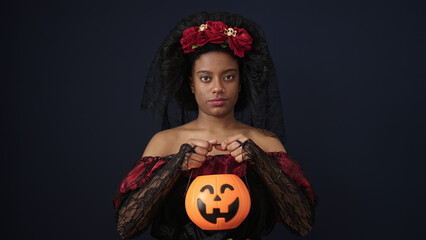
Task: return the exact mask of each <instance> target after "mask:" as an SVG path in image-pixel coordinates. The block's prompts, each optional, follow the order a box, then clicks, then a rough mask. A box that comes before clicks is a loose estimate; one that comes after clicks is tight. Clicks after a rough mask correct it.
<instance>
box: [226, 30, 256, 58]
mask: <svg viewBox="0 0 426 240" xmlns="http://www.w3.org/2000/svg"><path fill="white" fill-rule="evenodd" d="M234 30H236V31H237V35H236V36H235V37H233V36H229V37H228V43H229V48H230V49H231V50H233V51H234V53H235V55H237V56H238V57H241V58H242V57H244V53H245V52H248V51H250V50H251V44H252V43H253V39H252V38H251V36H250V35H249V34H248V32H247V31H246V30H245V29H242V28H241V29H240V28H237V27H234Z"/></svg>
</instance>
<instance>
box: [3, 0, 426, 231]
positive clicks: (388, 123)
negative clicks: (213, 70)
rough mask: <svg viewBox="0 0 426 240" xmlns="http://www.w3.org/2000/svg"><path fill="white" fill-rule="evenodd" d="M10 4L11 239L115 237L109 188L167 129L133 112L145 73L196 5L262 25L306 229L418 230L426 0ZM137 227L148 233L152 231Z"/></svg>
mask: <svg viewBox="0 0 426 240" xmlns="http://www.w3.org/2000/svg"><path fill="white" fill-rule="evenodd" d="M418 2H420V1H418ZM1 5H2V12H3V13H2V14H1V20H2V24H4V27H2V35H3V37H2V47H1V48H2V52H1V55H2V58H3V59H4V60H5V61H4V62H3V63H2V69H3V70H2V73H1V87H0V94H1V99H0V100H1V109H2V114H1V139H2V145H1V146H2V149H1V162H2V185H3V186H2V189H1V191H2V208H3V209H4V211H3V213H2V219H3V220H4V221H5V223H3V224H2V235H3V237H4V236H7V237H10V238H9V239H119V236H118V234H117V232H116V230H115V227H114V221H113V206H112V198H113V196H114V194H115V192H116V190H117V188H118V185H119V183H120V181H121V179H122V178H123V177H124V175H125V174H126V173H127V171H128V170H129V169H130V168H131V166H132V165H133V164H134V162H135V161H136V160H137V159H138V158H139V157H140V156H141V154H142V152H143V150H144V148H145V146H146V144H147V142H148V141H149V139H150V138H151V136H152V135H153V134H154V133H155V132H157V131H158V130H159V126H160V125H159V124H158V123H157V122H156V121H155V120H154V119H153V118H152V117H151V116H148V115H147V114H146V113H144V112H143V111H141V110H140V109H139V103H140V100H141V97H142V91H143V84H144V78H145V76H146V74H147V71H148V68H149V65H150V62H151V60H152V58H153V56H154V53H155V51H156V49H157V48H158V47H159V46H160V44H161V42H162V40H163V38H164V37H165V35H166V34H167V33H168V31H169V30H170V29H171V28H172V27H173V26H174V25H175V24H176V23H177V22H178V21H179V20H180V19H181V18H182V17H184V16H186V15H189V14H192V13H194V12H197V11H201V10H207V11H229V12H234V13H239V14H242V15H244V16H245V17H247V18H249V19H251V20H253V21H255V22H257V23H259V24H260V25H261V26H262V27H263V29H264V31H265V34H266V37H267V39H268V41H269V44H270V51H271V54H272V56H273V59H274V61H275V65H276V67H277V74H278V77H279V79H280V83H279V84H280V90H281V95H282V102H283V106H284V113H285V121H286V126H287V139H288V140H287V143H286V146H285V147H286V149H287V151H288V152H289V153H291V154H292V155H294V156H295V157H296V158H297V159H298V160H299V161H300V162H301V164H302V166H303V168H304V169H305V171H306V172H307V175H308V177H309V179H310V180H311V181H312V183H313V185H314V189H315V191H316V192H317V194H318V196H319V199H320V202H319V205H318V207H317V211H316V212H317V219H316V225H315V227H314V229H313V230H312V232H311V233H310V235H309V236H308V239H409V238H413V237H416V236H421V235H424V234H421V233H423V231H422V230H423V228H424V223H425V221H424V218H425V214H426V211H425V206H424V203H425V202H426V191H425V188H424V184H425V182H426V181H425V174H424V170H425V163H424V162H425V160H426V159H425V157H424V154H423V152H424V151H423V150H422V149H423V147H424V144H425V140H424V123H425V120H426V119H425V110H424V108H425V98H424V97H423V95H424V92H425V90H426V88H425V83H424V81H425V80H426V71H425V66H426V61H425V59H426V54H425V43H426V33H425V29H426V27H425V22H426V21H425V18H424V17H423V15H424V12H425V8H424V7H423V6H421V5H420V4H416V3H415V2H414V1H411V2H410V1H400V2H398V1H381V2H380V1H337V0H336V1H328V0H327V1H315V0H312V1H266V0H263V1H238V2H234V1H220V0H216V1H200V0H198V1H150V2H146V1H111V0H108V1H6V2H2V3H1ZM3 237H2V238H3ZM142 238H146V239H150V237H149V232H146V233H145V234H144V235H143V237H142ZM278 238H282V239H296V238H297V237H295V236H292V235H291V234H290V233H288V231H287V230H286V229H285V228H284V227H283V226H281V225H277V226H276V227H275V229H274V231H273V233H272V234H271V235H270V236H268V237H267V238H265V239H278Z"/></svg>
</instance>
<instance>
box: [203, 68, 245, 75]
mask: <svg viewBox="0 0 426 240" xmlns="http://www.w3.org/2000/svg"><path fill="white" fill-rule="evenodd" d="M226 72H238V70H237V69H236V68H229V69H226V70H225V71H223V72H222V74H223V73H226ZM199 73H212V72H210V71H207V70H200V71H198V72H197V74H199Z"/></svg>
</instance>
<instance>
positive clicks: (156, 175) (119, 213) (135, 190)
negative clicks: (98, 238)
mask: <svg viewBox="0 0 426 240" xmlns="http://www.w3.org/2000/svg"><path fill="white" fill-rule="evenodd" d="M190 152H192V147H191V145H189V144H183V145H182V146H181V148H180V150H179V152H178V153H177V154H175V155H170V156H168V157H167V158H162V162H159V161H157V162H154V163H151V164H150V165H147V166H141V164H142V165H143V164H144V162H143V161H141V162H140V163H139V164H138V165H137V166H135V168H134V169H133V170H132V171H131V172H130V173H129V174H128V175H127V177H126V178H125V179H124V180H123V183H122V185H121V187H120V190H119V193H118V195H117V197H116V199H115V208H116V222H117V230H118V232H119V233H120V235H121V236H122V237H123V238H125V239H127V238H132V237H136V236H137V235H138V234H140V233H141V232H142V231H143V230H145V229H146V228H147V227H148V226H149V225H150V224H151V222H152V219H153V217H154V216H155V214H156V212H157V210H158V208H159V207H160V206H161V202H162V201H163V200H164V199H165V197H166V196H167V194H168V193H169V191H170V190H171V189H172V187H173V186H174V184H175V183H176V181H177V179H178V178H179V176H180V172H181V168H182V164H183V163H184V161H188V157H189V156H190V155H191V154H190ZM142 160H144V159H142ZM164 160H166V161H164ZM146 167H147V168H146ZM142 169H143V170H142ZM147 169H148V171H146V170H147Z"/></svg>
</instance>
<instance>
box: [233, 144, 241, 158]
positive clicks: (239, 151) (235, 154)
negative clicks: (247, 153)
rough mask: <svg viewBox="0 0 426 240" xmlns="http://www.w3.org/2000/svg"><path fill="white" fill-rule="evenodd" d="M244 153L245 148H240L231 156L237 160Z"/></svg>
mask: <svg viewBox="0 0 426 240" xmlns="http://www.w3.org/2000/svg"><path fill="white" fill-rule="evenodd" d="M242 153H243V148H242V147H238V148H237V149H235V150H233V151H232V152H231V156H233V157H234V158H236V157H237V156H238V155H241V154H242Z"/></svg>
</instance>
